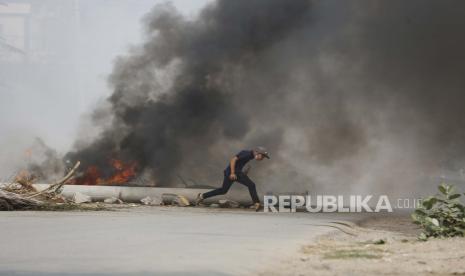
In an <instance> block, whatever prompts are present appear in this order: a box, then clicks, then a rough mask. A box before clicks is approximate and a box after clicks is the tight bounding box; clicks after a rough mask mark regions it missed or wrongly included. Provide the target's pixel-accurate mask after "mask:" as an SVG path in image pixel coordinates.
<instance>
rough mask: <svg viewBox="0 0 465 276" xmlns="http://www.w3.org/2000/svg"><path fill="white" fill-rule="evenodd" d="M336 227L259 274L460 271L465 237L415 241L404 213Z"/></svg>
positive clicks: (414, 228) (413, 228)
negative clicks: (292, 255) (336, 229)
mask: <svg viewBox="0 0 465 276" xmlns="http://www.w3.org/2000/svg"><path fill="white" fill-rule="evenodd" d="M339 229H340V230H341V231H335V232H332V233H331V234H328V235H324V236H321V237H319V238H318V240H317V242H316V243H315V244H312V245H305V246H303V247H302V248H301V250H300V251H299V252H298V253H297V254H296V256H294V257H293V258H291V259H288V260H285V261H283V262H282V263H279V264H276V265H275V266H274V267H273V268H271V269H270V270H269V271H266V272H264V273H263V274H262V275H323V276H324V275H465V238H452V239H430V240H428V241H426V242H421V241H418V240H417V238H416V235H417V234H418V233H419V232H420V229H419V228H418V227H417V226H416V225H414V224H412V223H411V220H410V217H409V215H408V214H402V215H389V216H383V217H372V218H370V219H367V220H365V221H362V222H361V223H359V224H358V225H340V226H339Z"/></svg>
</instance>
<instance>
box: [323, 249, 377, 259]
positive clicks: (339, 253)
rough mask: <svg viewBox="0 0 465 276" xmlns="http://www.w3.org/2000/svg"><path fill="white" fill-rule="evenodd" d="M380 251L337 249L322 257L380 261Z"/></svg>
mask: <svg viewBox="0 0 465 276" xmlns="http://www.w3.org/2000/svg"><path fill="white" fill-rule="evenodd" d="M382 257H383V255H382V254H381V251H377V250H366V249H338V250H334V251H332V252H327V253H325V254H324V255H323V258H325V259H380V258H382Z"/></svg>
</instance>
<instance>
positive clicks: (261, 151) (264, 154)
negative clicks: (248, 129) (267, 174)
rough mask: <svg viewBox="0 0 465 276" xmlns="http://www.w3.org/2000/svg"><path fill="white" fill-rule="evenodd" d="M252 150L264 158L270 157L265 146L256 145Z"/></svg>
mask: <svg viewBox="0 0 465 276" xmlns="http://www.w3.org/2000/svg"><path fill="white" fill-rule="evenodd" d="M254 151H255V152H256V153H260V154H261V155H263V156H265V157H266V158H268V159H270V155H269V154H268V151H266V148H264V147H256V148H254Z"/></svg>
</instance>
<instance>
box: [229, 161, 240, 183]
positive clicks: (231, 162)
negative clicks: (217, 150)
mask: <svg viewBox="0 0 465 276" xmlns="http://www.w3.org/2000/svg"><path fill="white" fill-rule="evenodd" d="M237 159H238V158H237V156H234V157H233V158H231V161H229V167H230V168H231V174H230V175H229V179H231V180H236V179H237V176H236V172H235V171H234V170H235V169H236V161H237Z"/></svg>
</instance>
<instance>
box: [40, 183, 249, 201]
mask: <svg viewBox="0 0 465 276" xmlns="http://www.w3.org/2000/svg"><path fill="white" fill-rule="evenodd" d="M33 186H34V187H35V188H36V189H37V190H38V191H41V190H43V189H46V188H47V187H49V186H50V184H33ZM207 191H209V189H187V188H164V187H130V186H95V185H92V186H88V185H64V186H63V192H62V194H63V196H65V197H66V198H71V197H72V196H73V194H74V193H76V192H79V193H83V194H85V195H88V196H90V197H92V200H93V201H103V200H104V199H106V198H110V197H116V198H119V199H121V200H123V201H124V202H134V203H140V200H141V199H143V198H144V197H147V196H149V197H151V198H159V199H162V198H164V197H165V196H169V195H182V196H184V197H186V198H187V199H188V200H189V201H191V202H194V200H195V199H196V197H197V194H198V193H205V192H207ZM220 199H230V200H234V201H237V202H239V203H241V204H251V203H252V200H251V199H250V196H249V193H248V191H247V190H246V189H243V191H238V190H231V191H230V192H228V194H226V195H224V196H216V197H213V198H210V199H207V200H205V203H213V202H218V200H220Z"/></svg>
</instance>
